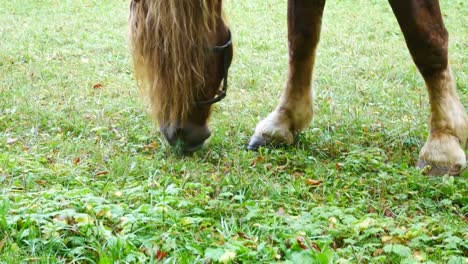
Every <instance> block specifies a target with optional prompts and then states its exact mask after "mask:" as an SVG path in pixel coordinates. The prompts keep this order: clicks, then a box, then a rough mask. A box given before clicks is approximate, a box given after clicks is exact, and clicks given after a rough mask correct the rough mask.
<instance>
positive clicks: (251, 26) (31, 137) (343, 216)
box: [0, 0, 468, 264]
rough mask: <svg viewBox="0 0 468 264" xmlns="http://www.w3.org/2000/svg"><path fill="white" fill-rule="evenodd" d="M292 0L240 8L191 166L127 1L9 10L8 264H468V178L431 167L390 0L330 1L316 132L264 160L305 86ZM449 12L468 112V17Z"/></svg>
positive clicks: (234, 2) (3, 6) (1, 143)
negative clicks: (295, 93)
mask: <svg viewBox="0 0 468 264" xmlns="http://www.w3.org/2000/svg"><path fill="white" fill-rule="evenodd" d="M286 2H287V1H283V0H268V1H265V0H226V1H225V12H226V18H227V20H228V22H229V24H230V27H231V31H232V33H233V41H234V48H235V58H234V61H233V65H232V67H231V69H230V84H229V85H230V87H229V90H228V96H227V98H226V99H225V100H223V101H222V102H221V103H219V104H217V105H216V106H215V108H214V111H213V114H212V117H211V120H210V127H211V129H212V132H213V134H212V137H211V139H210V140H209V142H207V144H206V145H205V146H204V147H203V148H202V149H201V150H200V151H198V152H196V153H194V154H193V155H189V156H181V155H178V154H177V153H175V152H174V151H173V150H172V149H171V147H170V146H168V145H167V144H166V143H165V142H164V140H163V137H162V135H161V134H160V133H159V131H158V129H157V126H156V125H155V124H154V122H153V121H152V120H151V118H150V117H149V115H148V114H147V106H146V104H145V100H144V99H143V98H142V97H141V94H140V91H139V89H138V88H137V86H136V83H135V81H134V78H133V70H132V66H131V60H130V56H129V50H128V45H127V35H126V33H127V28H126V27H127V16H128V2H127V1H123V0H81V1H74V0H62V1H58V0H47V1H46V0H10V1H6V0H0V263H8V264H10V263H102V264H104V263H157V262H160V263H272V262H278V263H450V264H456V263H460V264H461V263H468V244H467V242H466V241H468V235H467V234H468V225H467V221H468V206H467V205H468V198H467V197H468V195H467V191H468V188H467V182H468V176H467V174H468V173H464V175H461V176H459V177H448V176H444V177H432V178H431V177H426V176H423V175H422V174H421V172H420V171H418V170H417V169H415V168H414V165H415V163H416V160H417V155H418V152H419V149H420V148H421V147H422V145H423V143H424V141H425V139H426V137H427V133H428V122H427V121H428V116H429V103H428V97H427V92H426V89H425V87H424V82H423V80H422V78H421V77H420V75H419V73H418V72H417V70H416V67H415V66H414V64H413V62H412V61H411V58H410V55H409V53H408V51H407V49H406V46H405V43H404V40H403V37H402V34H401V33H400V30H399V27H398V24H397V22H396V19H395V18H394V16H393V14H392V12H391V9H390V7H389V5H388V3H386V1H377V0H343V1H329V3H328V4H327V7H326V10H325V15H324V21H323V29H322V38H321V42H320V45H319V48H318V52H317V56H318V57H317V60H316V68H315V72H314V97H315V104H314V111H315V117H314V120H313V122H312V124H311V125H310V126H309V128H308V129H306V130H305V131H304V132H303V133H301V134H299V135H298V136H297V139H296V143H295V144H294V145H292V146H280V147H267V148H261V149H260V150H259V151H258V152H253V151H246V149H245V147H246V144H247V141H248V139H249V137H250V136H251V134H252V133H253V130H254V128H255V124H256V123H257V122H258V121H259V120H260V119H261V118H263V117H265V116H266V115H267V114H268V113H269V112H270V111H271V110H272V109H273V108H274V107H275V105H276V103H277V100H278V97H279V95H280V92H281V89H282V87H283V85H284V83H285V80H286V73H287V59H288V57H287V36H286ZM466 4H467V3H466V2H465V1H463V0H441V6H442V9H443V15H444V18H445V23H446V27H447V29H448V31H449V33H450V63H451V65H452V69H453V71H454V74H455V76H456V80H457V87H458V92H459V96H460V97H461V101H462V102H463V104H464V105H465V108H468V63H467V61H466V51H467V50H468V45H467V44H468V27H467V26H466V25H468V7H467V5H466Z"/></svg>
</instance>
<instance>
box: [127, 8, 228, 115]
mask: <svg viewBox="0 0 468 264" xmlns="http://www.w3.org/2000/svg"><path fill="white" fill-rule="evenodd" d="M218 2H219V0H132V1H131V4H130V17H129V25H130V28H129V35H130V43H131V49H132V54H133V63H134V68H135V76H136V79H137V81H138V83H139V85H140V87H141V88H143V89H144V91H145V93H146V94H147V95H148V96H149V99H150V103H151V111H152V114H153V115H154V116H155V117H158V120H159V122H164V123H166V122H170V123H173V122H177V121H183V120H185V119H186V118H187V114H188V111H189V110H190V108H191V106H192V105H193V103H194V102H195V99H196V97H197V96H199V95H200V94H201V93H202V91H201V88H202V87H203V83H204V74H205V67H206V61H205V60H206V57H207V56H206V50H207V47H208V45H209V43H208V36H209V35H210V34H209V33H210V32H211V30H212V29H214V28H215V23H216V19H217V16H218V15H219V14H217V12H216V5H217V3H218Z"/></svg>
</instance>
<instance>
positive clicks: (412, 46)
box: [389, 0, 468, 175]
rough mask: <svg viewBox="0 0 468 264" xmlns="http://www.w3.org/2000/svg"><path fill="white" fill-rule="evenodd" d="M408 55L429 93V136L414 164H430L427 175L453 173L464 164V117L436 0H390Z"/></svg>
mask: <svg viewBox="0 0 468 264" xmlns="http://www.w3.org/2000/svg"><path fill="white" fill-rule="evenodd" d="M389 2H390V5H391V6H392V9H393V12H394V13H395V16H396V17H397V20H398V23H399V24H400V27H401V30H402V31H403V35H404V36H405V40H406V44H407V46H408V48H409V51H410V53H411V56H412V57H413V60H414V62H415V64H416V66H417V67H418V69H419V71H420V72H421V74H422V76H423V78H424V80H425V82H426V86H427V90H428V92H429V101H430V106H431V118H430V125H431V130H430V133H429V137H428V139H427V141H426V143H425V144H424V146H423V147H422V149H421V152H420V154H419V160H418V167H420V168H423V167H425V166H426V165H430V166H431V167H430V169H429V170H428V171H427V173H428V174H430V175H443V174H450V175H457V174H459V173H460V171H461V170H462V169H463V168H464V166H465V165H466V155H465V152H464V150H463V148H464V147H465V144H466V140H467V137H468V117H467V115H466V112H465V108H464V107H463V105H462V104H461V102H460V100H459V98H458V96H457V92H456V87H455V80H454V78H453V75H452V72H451V70H450V66H449V64H448V33H447V30H446V29H445V26H444V23H443V20H442V16H441V12H440V7H439V2H438V1H437V0H390V1H389Z"/></svg>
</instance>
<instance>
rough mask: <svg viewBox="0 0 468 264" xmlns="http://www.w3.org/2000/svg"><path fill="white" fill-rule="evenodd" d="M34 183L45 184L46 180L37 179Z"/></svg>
mask: <svg viewBox="0 0 468 264" xmlns="http://www.w3.org/2000/svg"><path fill="white" fill-rule="evenodd" d="M36 183H37V184H39V185H46V184H47V181H46V180H37V181H36Z"/></svg>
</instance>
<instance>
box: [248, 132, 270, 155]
mask: <svg viewBox="0 0 468 264" xmlns="http://www.w3.org/2000/svg"><path fill="white" fill-rule="evenodd" d="M266 144H267V141H266V140H265V139H264V138H263V137H260V136H256V135H253V136H252V137H251V138H250V141H249V144H248V145H247V149H248V150H253V151H256V150H258V148H259V147H262V146H265V145H266Z"/></svg>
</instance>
